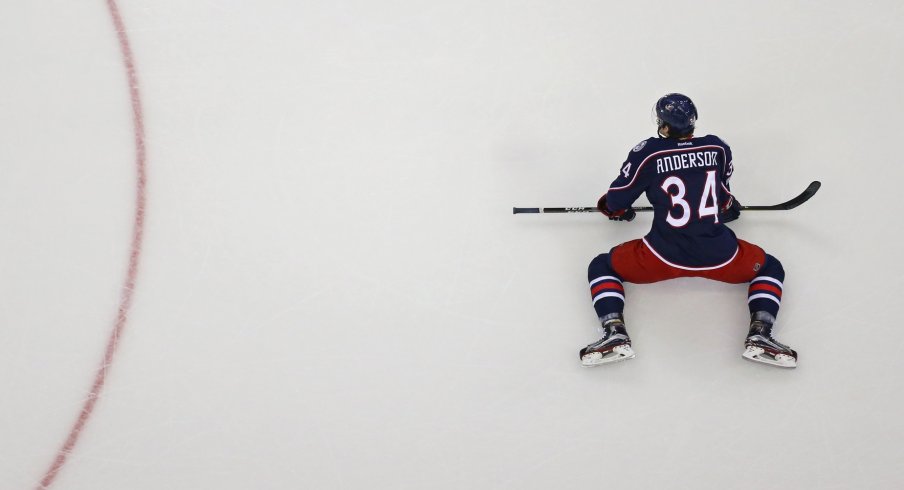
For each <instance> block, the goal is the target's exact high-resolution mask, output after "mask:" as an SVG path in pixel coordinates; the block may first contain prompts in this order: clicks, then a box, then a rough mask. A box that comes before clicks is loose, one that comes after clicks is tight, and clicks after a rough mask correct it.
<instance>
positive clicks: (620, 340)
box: [580, 315, 634, 367]
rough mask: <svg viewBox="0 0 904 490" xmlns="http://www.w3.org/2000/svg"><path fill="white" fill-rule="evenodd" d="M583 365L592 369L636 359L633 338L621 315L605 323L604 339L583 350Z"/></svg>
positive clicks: (581, 354)
mask: <svg viewBox="0 0 904 490" xmlns="http://www.w3.org/2000/svg"><path fill="white" fill-rule="evenodd" d="M580 356H581V365H582V366H584V367H592V366H596V365H598V364H607V363H610V362H617V361H623V360H625V359H631V358H633V357H634V350H633V349H631V338H630V337H628V331H627V330H626V329H625V322H624V320H623V319H622V317H621V315H617V316H616V317H614V318H611V319H608V320H605V321H604V322H603V338H601V339H599V340H598V341H596V342H594V343H592V344H590V345H588V346H587V347H584V348H583V349H581V353H580Z"/></svg>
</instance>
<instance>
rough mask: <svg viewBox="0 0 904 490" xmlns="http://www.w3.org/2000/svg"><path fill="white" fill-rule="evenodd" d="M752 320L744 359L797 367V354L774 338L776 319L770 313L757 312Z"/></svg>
mask: <svg viewBox="0 0 904 490" xmlns="http://www.w3.org/2000/svg"><path fill="white" fill-rule="evenodd" d="M751 318H752V319H751V321H750V332H749V333H748V334H747V342H746V343H745V346H746V349H745V350H744V354H743V355H744V357H745V358H747V359H750V360H751V361H756V362H762V363H766V364H771V365H773V366H779V367H786V368H793V367H797V352H796V351H795V350H794V349H792V348H790V347H788V346H787V345H784V344H782V343H779V342H777V341H776V340H775V339H773V338H772V323H773V321H774V320H775V319H774V317H772V315H769V314H768V313H764V312H757V313H754V314H753V315H752V317H751ZM770 320H771V321H770Z"/></svg>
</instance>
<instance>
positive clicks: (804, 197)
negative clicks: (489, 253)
mask: <svg viewBox="0 0 904 490" xmlns="http://www.w3.org/2000/svg"><path fill="white" fill-rule="evenodd" d="M821 185H822V183H820V182H819V181H818V180H814V181H813V182H810V185H808V186H807V188H806V189H804V191H803V192H801V193H800V194H799V195H798V196H797V197H795V198H793V199H790V200H788V201H785V202H783V203H779V204H773V205H771V206H741V210H743V211H787V210H789V209H794V208H796V207H798V206H800V205H801V204H803V203H805V202H807V201H809V200H810V198H811V197H813V195H815V194H816V191H818V190H819V187H820V186H821ZM652 210H653V207H652V206H640V207H636V208H634V211H639V212H644V211H652ZM598 212H599V210H598V209H596V206H587V207H583V208H512V214H524V213H598Z"/></svg>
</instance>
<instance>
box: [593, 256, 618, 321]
mask: <svg viewBox="0 0 904 490" xmlns="http://www.w3.org/2000/svg"><path fill="white" fill-rule="evenodd" d="M587 280H588V281H590V297H591V298H593V309H595V310H596V316H597V318H600V319H601V320H602V319H603V318H607V317H608V318H612V317H611V316H610V315H612V314H618V315H621V314H622V312H623V311H624V310H625V288H624V286H622V278H621V277H619V275H618V274H616V273H615V270H614V269H612V264H611V263H610V262H609V254H601V255H599V256H597V257H596V258H595V259H593V260H592V261H591V262H590V267H588V268H587Z"/></svg>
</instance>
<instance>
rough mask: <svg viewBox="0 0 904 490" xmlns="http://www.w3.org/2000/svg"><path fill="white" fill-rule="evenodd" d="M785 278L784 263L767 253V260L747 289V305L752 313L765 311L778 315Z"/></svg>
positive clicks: (774, 315)
mask: <svg viewBox="0 0 904 490" xmlns="http://www.w3.org/2000/svg"><path fill="white" fill-rule="evenodd" d="M784 280H785V269H784V268H783V267H782V263H781V262H779V261H778V259H776V258H775V257H773V256H771V255H768V254H767V255H766V262H765V264H763V267H762V268H761V269H760V270H759V272H758V273H757V275H756V277H755V278H753V281H750V288H749V289H748V290H747V305H748V306H749V307H750V313H751V314H753V313H756V312H759V311H765V312H767V313H769V314H770V315H772V316H773V317H776V316H778V309H779V307H780V306H781V304H782V287H783V285H782V282H784Z"/></svg>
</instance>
